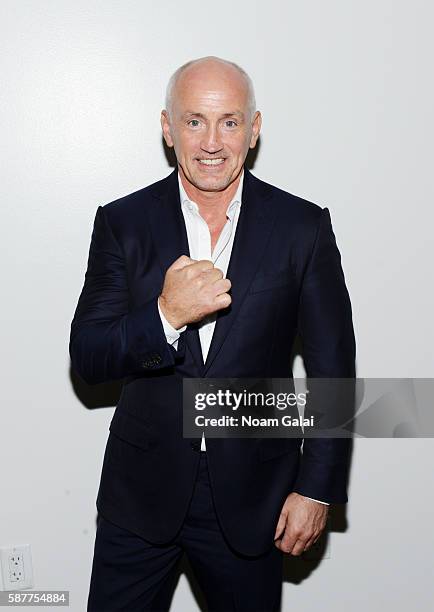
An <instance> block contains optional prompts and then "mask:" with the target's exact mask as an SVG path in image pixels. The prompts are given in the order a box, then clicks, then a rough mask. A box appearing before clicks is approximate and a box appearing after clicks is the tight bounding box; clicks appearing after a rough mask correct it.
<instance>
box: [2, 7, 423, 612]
mask: <svg viewBox="0 0 434 612" xmlns="http://www.w3.org/2000/svg"><path fill="white" fill-rule="evenodd" d="M433 18H434V9H433V8H432V4H431V3H429V2H428V1H426V2H424V1H422V0H414V1H413V2H411V3H410V2H404V1H402V0H399V1H398V0H393V1H392V0H365V1H364V2H348V1H344V0H342V1H339V0H329V1H328V2H323V1H321V0H310V1H309V0H308V1H306V0H305V1H303V2H293V1H292V2H291V1H284V0H281V1H277V0H268V1H267V2H255V1H251V2H249V3H247V2H245V3H242V2H239V3H234V2H228V1H227V0H220V2H218V3H213V2H211V3H198V2H193V1H191V0H186V1H184V2H182V3H177V2H145V1H139V0H128V1H125V2H120V1H114V0H104V1H101V2H97V1H95V0H86V1H83V0H74V1H72V0H70V1H65V0H63V1H62V0H58V1H56V2H54V1H48V0H46V1H27V2H25V1H22V0H13V1H7V0H3V2H2V3H1V15H0V23H1V29H2V31H1V34H0V40H1V50H0V51H1V53H0V62H1V75H2V93H3V96H2V100H1V102H0V104H1V108H0V110H1V113H0V117H1V119H0V120H1V123H2V125H1V134H2V143H1V145H2V146H1V149H2V153H3V156H4V157H5V162H6V163H3V164H2V177H1V186H2V212H1V215H2V228H3V231H2V250H3V254H2V257H1V261H2V263H3V264H4V265H3V266H2V278H1V279H2V286H3V294H2V300H1V303H2V313H3V314H2V317H1V326H2V343H1V352H2V363H1V366H2V372H3V375H4V383H3V397H2V409H1V413H0V414H1V417H0V419H1V420H0V447H1V459H2V463H1V467H2V470H1V473H2V495H1V502H0V546H8V545H15V544H20V543H30V544H31V546H32V552H33V561H34V575H35V588H38V589H69V590H70V591H71V610H73V611H74V612H76V611H77V612H81V611H82V610H84V609H85V601H86V597H87V589H88V581H89V573H90V567H91V561H92V550H93V541H94V532H95V516H96V510H95V506H94V503H95V497H96V492H97V486H98V482H99V475H100V469H101V462H102V456H103V451H104V446H105V441H106V438H107V434H108V429H107V428H108V424H109V421H110V418H111V415H112V413H113V408H106V409H102V410H88V409H87V408H86V407H84V406H83V404H82V403H81V402H80V400H79V398H78V397H77V395H76V393H75V392H74V389H73V387H72V385H71V379H70V375H69V356H68V349H67V345H68V336H69V325H70V321H71V318H72V315H73V311H74V309H75V305H76V302H77V299H78V295H79V292H80V290H81V286H82V282H83V277H84V271H85V266H86V262H87V254H88V248H89V241H90V235H91V230H92V222H93V218H94V215H95V212H96V208H97V206H98V205H99V204H104V203H106V202H109V201H111V200H114V199H115V198H117V197H119V196H122V195H125V194H127V193H130V192H132V191H135V190H137V189H139V188H141V187H143V186H145V185H147V184H149V183H150V182H153V181H155V180H157V179H159V178H162V177H163V176H166V175H167V174H168V173H169V172H170V168H169V167H168V166H167V162H166V159H165V156H164V153H163V149H162V146H161V136H160V126H159V111H160V109H161V108H162V104H163V98H164V88H165V84H166V81H167V79H168V77H169V75H170V74H171V73H172V71H173V70H174V69H175V68H177V67H178V66H179V65H180V64H181V63H183V62H185V61H187V60H188V59H191V58H194V57H200V56H203V55H208V54H215V55H219V56H221V57H224V58H228V59H232V60H234V61H236V62H238V63H240V64H241V65H242V66H243V67H244V68H245V69H246V70H247V71H248V72H249V73H250V74H251V76H252V78H253V80H254V83H255V86H256V96H257V103H258V108H260V109H261V111H262V113H263V119H264V121H263V131H262V138H261V147H260V152H259V155H258V158H257V160H256V164H255V167H254V169H253V172H254V174H256V175H257V176H259V177H260V178H263V179H264V180H267V181H268V182H271V183H273V184H276V185H278V186H280V187H282V188H284V189H287V190H289V191H291V192H293V193H296V194H298V195H301V196H303V197H305V198H308V199H311V200H312V201H314V202H317V203H319V204H321V205H323V206H328V207H329V209H330V211H331V215H332V220H333V225H334V229H335V233H336V236H337V240H338V245H339V247H340V249H341V252H342V256H343V264H344V270H345V274H346V278H347V283H348V287H349V290H350V294H351V298H352V302H353V310H354V322H355V327H356V333H357V345H358V376H372V377H399V376H408V377H410V376H411V377H430V376H433V363H434V359H433V344H434V342H433V340H434V337H433V336H434V333H433V326H432V324H431V318H430V315H431V313H432V311H433V307H434V304H433V301H434V300H433V292H432V270H431V263H432V232H433V229H432V227H433V225H432V223H433V214H432V204H433V195H434V194H433V182H432V176H430V173H429V170H432V168H431V166H432V143H433V136H434V134H433V119H432V116H433V115H432V109H433V105H434V100H433V87H432V78H431V74H432V54H433V51H434V48H433V47H434V43H433V39H432V35H431V34H432V31H431V24H432V19H433ZM14 456H16V458H14ZM432 458H433V453H432V442H431V440H399V441H398V440H358V441H357V444H356V448H355V454H354V461H353V472H352V481H351V487H350V492H349V495H350V503H349V505H348V508H347V519H348V530H347V531H346V532H345V533H335V532H333V533H332V535H331V558H330V559H325V560H323V561H322V563H320V564H319V565H318V566H315V568H314V571H313V572H312V573H311V574H310V575H309V577H307V578H306V579H304V580H302V581H301V582H300V583H299V584H295V581H293V582H289V583H286V584H285V587H284V600H283V601H284V606H283V609H284V610H290V609H301V610H303V611H304V612H310V611H312V612H313V611H315V612H316V611H317V610H319V609H321V610H323V611H324V612H327V611H328V610H334V611H336V610H338V611H339V612H340V611H344V610H346V609H348V608H349V609H351V610H352V611H353V612H357V611H359V610H360V611H361V610H364V609H365V608H366V607H369V608H370V609H371V610H380V609H381V608H382V607H384V606H387V608H388V609H392V607H394V608H396V609H402V610H408V609H410V608H411V609H415V610H425V609H428V608H429V604H430V603H431V598H432V591H431V584H430V581H429V572H427V571H426V568H427V567H429V568H431V569H432V550H433V544H434V538H433V530H432V527H431V518H430V517H431V516H432V507H433V504H434V491H433V487H432V484H433V479H432V467H431V466H432ZM301 563H302V562H301V561H300V560H296V561H295V565H296V568H295V570H296V573H297V572H299V573H300V571H301V569H300V564H301ZM297 567H298V569H297ZM172 609H173V610H177V611H178V610H179V611H182V612H184V611H188V612H190V611H193V610H196V609H197V606H196V603H195V602H194V600H193V598H192V595H191V593H190V589H189V587H188V584H187V582H186V580H185V577H184V576H181V579H180V582H179V584H178V588H177V591H176V593H175V597H174V600H173V606H172Z"/></svg>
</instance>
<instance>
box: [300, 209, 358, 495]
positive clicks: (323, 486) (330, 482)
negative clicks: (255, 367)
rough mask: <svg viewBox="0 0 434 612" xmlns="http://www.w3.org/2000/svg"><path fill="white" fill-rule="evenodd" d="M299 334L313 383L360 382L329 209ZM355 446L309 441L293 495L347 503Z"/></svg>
mask: <svg viewBox="0 0 434 612" xmlns="http://www.w3.org/2000/svg"><path fill="white" fill-rule="evenodd" d="M298 332H299V335H300V338H301V342H302V353H303V360H304V366H305V370H306V374H307V377H308V378H329V379H334V378H349V379H354V382H355V357H356V346H355V338H354V329H353V322H352V309H351V303H350V297H349V294H348V290H347V287H346V284H345V278H344V273H343V270H342V267H341V257H340V253H339V250H338V247H337V245H336V240H335V235H334V233H333V229H332V224H331V219H330V213H329V210H328V209H327V208H324V209H322V211H321V216H320V221H319V226H318V229H317V234H316V238H315V242H314V245H313V249H312V252H311V256H310V259H309V262H308V264H307V267H306V269H305V273H304V277H303V282H302V287H301V294H300V303H299V315H298ZM350 382H351V381H350ZM342 408H343V410H348V406H343V407H342ZM339 409H340V408H339ZM351 442H352V440H351V439H350V438H314V437H312V438H308V437H307V438H305V439H304V442H303V456H302V458H301V462H300V469H299V472H298V476H297V479H296V483H295V486H294V490H295V491H296V492H298V493H300V494H301V495H305V496H307V497H312V498H315V499H321V500H324V501H327V502H329V503H346V502H347V501H348V497H347V491H346V483H347V475H348V467H349V456H350V450H351Z"/></svg>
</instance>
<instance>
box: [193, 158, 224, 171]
mask: <svg viewBox="0 0 434 612" xmlns="http://www.w3.org/2000/svg"><path fill="white" fill-rule="evenodd" d="M196 161H197V163H198V164H199V165H200V166H201V168H206V169H207V170H208V169H214V168H220V167H221V166H223V165H224V163H225V161H226V158H223V157H215V158H202V159H196Z"/></svg>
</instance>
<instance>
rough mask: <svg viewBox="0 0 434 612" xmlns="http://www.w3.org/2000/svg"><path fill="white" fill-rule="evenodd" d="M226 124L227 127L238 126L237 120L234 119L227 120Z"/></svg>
mask: <svg viewBox="0 0 434 612" xmlns="http://www.w3.org/2000/svg"><path fill="white" fill-rule="evenodd" d="M229 124H231V125H229ZM225 125H226V126H227V127H230V128H232V127H236V126H237V122H236V121H234V120H233V119H228V120H227V121H225Z"/></svg>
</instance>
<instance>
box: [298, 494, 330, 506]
mask: <svg viewBox="0 0 434 612" xmlns="http://www.w3.org/2000/svg"><path fill="white" fill-rule="evenodd" d="M304 497H307V495H305V496H304ZM307 499H312V500H313V501H316V502H318V503H320V504H324V506H330V504H329V503H328V502H325V501H321V500H320V499H314V498H313V497H307Z"/></svg>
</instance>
